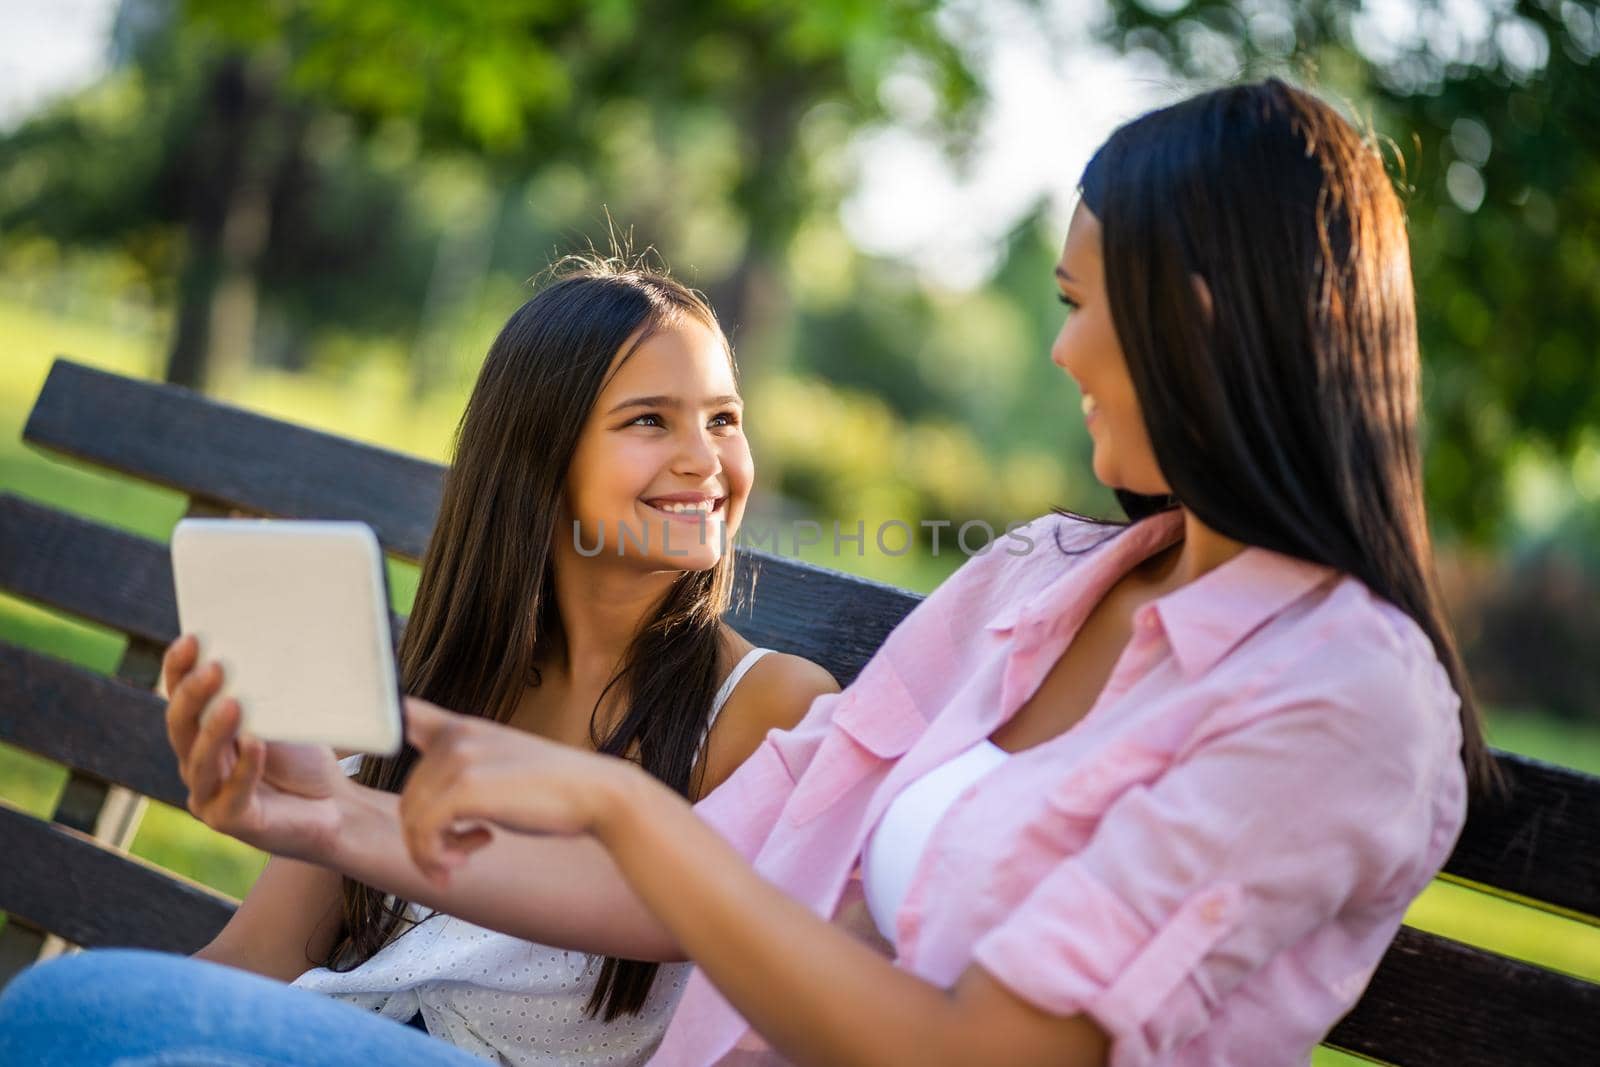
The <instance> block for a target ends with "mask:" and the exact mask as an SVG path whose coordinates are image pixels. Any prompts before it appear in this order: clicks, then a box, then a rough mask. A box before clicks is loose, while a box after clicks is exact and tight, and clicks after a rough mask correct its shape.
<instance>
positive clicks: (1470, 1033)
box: [1327, 927, 1600, 1067]
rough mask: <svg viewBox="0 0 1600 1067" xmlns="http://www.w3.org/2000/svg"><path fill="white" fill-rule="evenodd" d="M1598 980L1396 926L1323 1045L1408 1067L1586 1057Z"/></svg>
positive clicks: (1489, 1066)
mask: <svg viewBox="0 0 1600 1067" xmlns="http://www.w3.org/2000/svg"><path fill="white" fill-rule="evenodd" d="M1597 1019H1600V985H1591V984H1590V983H1588V982H1582V981H1579V980H1578V979H1576V978H1569V977H1567V976H1566V975H1563V974H1557V973H1555V972H1554V971H1547V970H1545V969H1543V968H1541V967H1534V966H1532V965H1530V964H1526V963H1519V962H1517V961H1516V960H1510V959H1507V958H1505V957H1504V956H1497V955H1495V954H1494V953H1492V952H1485V951H1483V950H1482V949H1477V948H1473V947H1471V946H1470V945H1463V944H1461V943H1460V942H1457V941H1450V940H1447V939H1445V938H1442V937H1435V936H1433V935H1432V934H1427V933H1424V932H1423V931H1421V930H1412V929H1409V928H1406V927H1402V928H1401V930H1400V933H1399V935H1398V936H1396V938H1395V940H1394V943H1393V944H1392V945H1391V946H1390V947H1389V951H1388V953H1387V954H1385V956H1384V958H1383V962H1382V963H1381V964H1380V965H1379V967H1378V970H1377V973H1376V974H1375V975H1374V976H1373V979H1372V984H1370V985H1369V986H1367V991H1366V992H1365V993H1364V994H1363V995H1362V997H1361V1000H1360V1002H1359V1003H1358V1004H1357V1005H1356V1007H1355V1009H1354V1010H1352V1011H1351V1012H1350V1014H1349V1015H1347V1016H1345V1017H1344V1019H1343V1020H1342V1021H1341V1022H1340V1023H1339V1025H1338V1026H1336V1027H1335V1028H1334V1030H1333V1033H1331V1034H1330V1035H1328V1042H1327V1043H1328V1044H1330V1045H1335V1046H1337V1047H1339V1048H1343V1049H1346V1050H1348V1051H1350V1052H1358V1053H1361V1054H1363V1055H1367V1056H1376V1057H1380V1058H1382V1059H1384V1060H1388V1061H1390V1062H1393V1063H1403V1064H1406V1065H1407V1067H1479V1065H1482V1067H1503V1065H1504V1064H1507V1063H1517V1064H1535V1063H1550V1064H1554V1063H1585V1062H1589V1061H1590V1060H1591V1059H1592V1058H1593V1056H1594V1047H1595V1039H1596V1037H1597V1036H1600V1034H1597V1032H1596V1022H1595V1021H1596V1020H1597Z"/></svg>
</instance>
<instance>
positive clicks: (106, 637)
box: [0, 300, 1600, 1064]
mask: <svg viewBox="0 0 1600 1067" xmlns="http://www.w3.org/2000/svg"><path fill="white" fill-rule="evenodd" d="M159 345H160V342H159V339H158V338H157V337H155V336H154V335H151V336H137V335H133V336H130V335H129V333H128V332H127V331H125V330H122V331H119V330H116V329H113V328H110V327H108V326H96V325H92V324H85V323H83V322H81V321H76V320H69V319H65V318H61V317H57V316H53V315H50V314H46V313H41V312H38V311H34V310H29V309H26V308H23V307H21V306H19V305H17V304H14V303H7V302H5V301H3V300H0V490H4V491H9V492H15V493H19V494H21V495H23V496H26V497H29V498H32V499H36V500H41V501H45V502H48V503H51V504H54V505H57V506H60V507H63V508H66V509H69V510H72V511H74V512H77V513H79V514H83V515H87V516H90V517H93V518H95V519H97V520H100V521H104V522H109V523H113V524H115V525H118V526H121V527H124V528H126V529H130V530H133V531H136V532H138V533H140V534H143V535H144V536H147V537H152V538H157V539H161V540H165V539H166V537H167V536H168V534H169V533H170V531H171V527H172V525H173V523H174V522H175V521H176V520H177V519H178V517H179V516H180V515H181V514H182V511H183V508H184V501H183V499H182V498H181V497H179V496H178V495H177V494H174V493H170V492H166V491H162V490H156V489H151V488H149V487H146V486H140V485H135V484H132V483H130V482H127V481H124V480H120V479H115V478H109V477H106V476H103V475H100V474H97V473H95V472H92V471H88V470H83V469H77V468H74V467H73V466H71V465H68V464H65V463H63V462H61V461H59V460H57V459H55V458H54V457H46V456H41V455H39V454H37V453H35V452H33V451H31V450H30V449H28V448H26V447H25V446H23V445H22V444H21V443H20V437H21V431H22V425H23V421H24V419H25V418H26V414H27V411H28V409H29V408H30V407H31V405H32V403H33V400H34V398H35V397H36V396H37V394H38V391H39V387H40V386H41V385H42V384H43V381H44V377H45V373H46V371H47V369H48V367H49V364H50V360H51V359H52V357H53V356H54V355H55V354H57V353H67V354H70V355H71V357H72V358H75V359H78V360H80V361H82V362H87V363H93V364H95V365H98V366H102V367H106V368H107V369H111V370H115V371H119V372H121V373H128V374H139V375H148V374H151V373H152V372H153V371H154V369H155V368H156V366H157V361H158V357H159V352H160V347H159ZM468 384H470V383H459V385H458V388H457V389H456V390H455V391H453V392H451V393H450V394H449V395H445V396H440V397H434V398H429V399H428V400H426V401H424V402H422V403H420V404H418V403H414V402H412V401H411V400H410V399H409V398H408V397H407V396H406V393H405V386H404V382H403V380H402V379H401V377H400V375H399V372H398V370H396V371H395V372H393V373H384V372H381V371H368V372H366V373H364V374H361V375H355V376H352V377H350V378H348V379H347V380H345V381H342V382H328V381H319V380H313V379H309V378H293V377H289V376H284V375H262V376H258V377H255V378H253V379H251V380H249V381H248V382H247V383H246V384H245V386H244V387H243V389H242V390H241V391H240V392H239V395H237V396H236V397H233V398H231V399H233V400H235V401H236V402H238V403H242V404H244V405H246V406H248V407H251V408H253V409H256V410H261V411H265V412H268V413H270V414H273V415H276V416H279V417H282V418H286V419H290V420H292V421H295V422H300V423H306V424H311V425H314V426H318V427H321V428H325V429H330V430H332V431H334V432H337V433H341V434H344V435H346V436H353V437H359V438H361V439H363V440H367V441H372V442H375V443H380V444H384V445H387V446H388V447H392V448H399V449H402V450H405V451H410V452H415V453H418V454H423V455H428V456H432V457H435V458H440V457H443V456H444V455H445V454H446V452H447V449H448V443H449V439H450V434H451V432H452V431H453V429H454V426H455V421H456V418H457V416H458V415H459V411H460V406H461V403H462V401H463V399H464V397H465V391H466V388H467V385H468ZM818 562H821V563H823V564H824V565H828V566H836V567H841V568H846V569H849V568H850V567H851V564H852V563H854V562H856V561H855V559H854V557H853V556H850V555H845V556H844V557H843V558H835V557H832V556H831V554H830V555H829V556H828V558H819V559H818ZM948 570H949V566H948V565H947V564H946V563H945V562H944V561H937V562H936V561H921V562H914V561H913V562H908V563H907V564H906V565H905V566H904V567H903V568H902V569H901V570H899V571H895V572H892V573H884V572H881V571H878V572H874V573H873V575H872V576H874V577H879V578H885V579H888V580H898V581H900V582H902V583H903V584H907V585H911V586H914V587H916V588H919V589H924V590H925V589H927V588H928V587H929V586H931V585H932V584H934V583H935V582H936V581H937V580H938V579H939V577H940V576H941V575H942V574H943V573H946V572H947V571H948ZM414 576H415V571H414V569H413V568H410V567H396V568H394V569H393V574H392V578H393V579H394V581H393V582H392V585H393V586H394V588H395V599H396V602H397V603H396V606H397V607H398V608H403V607H404V606H405V604H406V603H407V602H408V601H409V597H410V593H411V590H412V589H413V588H414ZM0 640H4V641H8V642H11V643H14V644H19V645H24V646H26V647H29V648H34V649H38V650H41V651H45V652H48V653H49V654H51V655H55V656H59V657H61V658H64V659H68V660H71V661H73V662H76V663H79V664H82V665H85V666H88V667H90V668H92V669H95V670H99V671H110V670H113V669H114V668H115V665H116V663H117V660H118V657H119V656H120V654H121V650H122V640H121V639H120V638H119V637H117V636H116V635H114V634H109V633H106V632H103V631H99V630H97V629H94V628H92V627H88V626H84V625H81V624H78V623H75V622H72V621H69V620H66V619H63V618H61V617H58V616H56V615H53V614H51V613H49V612H46V611H42V610H40V609H37V608H35V607H32V606H30V605H27V604H23V603H20V602H18V601H16V600H14V599H10V598H6V597H0ZM1491 739H1492V740H1493V741H1494V743H1495V744H1496V745H1498V746H1499V747H1502V748H1506V749H1510V750H1512V751H1518V752H1525V753H1528V754H1531V755H1534V756H1538V757H1539V758H1542V759H1546V760H1549V761H1551V762H1556V763H1563V764H1566V765H1568V766H1573V767H1578V768H1580V769H1583V770H1586V771H1588V772H1590V773H1597V774H1600V725H1596V724H1593V723H1590V724H1584V725H1577V724H1566V723H1561V722H1557V721H1554V720H1552V719H1549V718H1547V717H1542V716H1538V715H1531V714H1517V715H1509V714H1507V715H1500V716H1496V717H1495V718H1494V719H1493V720H1492V722H1491ZM64 778H65V772H64V771H63V770H62V769H61V768H59V767H56V766H54V765H52V764H49V763H47V762H45V761H42V760H39V759H37V758H34V757H32V756H29V755H26V754H24V753H22V752H19V751H17V750H15V749H12V748H9V747H6V746H0V800H4V801H5V802H7V803H10V804H13V805H16V806H18V807H21V808H23V809H24V810H27V811H30V812H33V813H36V814H39V815H48V813H49V812H50V810H51V808H52V807H53V805H54V803H55V799H56V796H57V794H58V792H59V790H60V788H61V784H62V782H63V781H64ZM132 851H133V852H135V853H136V854H138V855H140V856H143V857H145V858H147V859H149V860H151V861H153V862H155V863H158V864H160V865H162V866H164V867H167V868H169V869H171V870H174V871H177V872H180V873H182V874H185V875H187V876H189V877H192V878H194V879H197V880H198V881H200V882H203V883H205V884H207V885H210V886H213V887H215V888H217V889H219V890H221V891H223V892H225V893H228V894H230V895H232V896H235V897H238V896H241V895H243V894H244V893H245V892H246V891H247V890H248V889H249V887H250V884H251V883H252V881H253V880H254V878H255V877H256V875H257V874H258V873H259V871H260V868H261V865H262V864H263V862H264V858H263V857H262V855H261V854H260V853H258V852H256V851H255V850H253V849H250V848H247V847H245V846H243V845H240V844H238V843H237V842H234V841H231V840H228V839H226V838H223V837H220V836H219V835H216V834H213V833H211V832H210V831H208V830H206V829H205V828H204V827H202V826H200V825H199V824H197V823H195V822H194V821H193V820H192V819H190V818H189V817H188V816H187V814H185V813H183V812H180V811H176V810H174V809H170V808H167V807H165V806H163V805H157V804H152V805H151V806H150V808H149V811H148V812H147V814H146V816H145V819H144V821H143V823H142V825H141V828H140V831H139V833H138V836H137V839H136V840H135V841H134V844H133V848H132ZM1407 922H1408V923H1410V924H1412V925H1415V926H1418V927H1420V928H1422V929H1425V930H1429V931H1433V932H1435V933H1438V934H1441V935H1444V936H1447V937H1452V938H1456V939H1458V940H1461V941H1466V942H1470V943H1473V944H1477V945H1482V946H1484V947H1486V948H1490V949H1493V950H1494V951H1496V952H1500V953H1503V954H1506V955H1509V956H1514V957H1517V958H1519V959H1525V960H1530V961H1533V962H1536V963H1539V964H1542V965H1544V966H1547V967H1552V968H1554V969H1556V970H1560V971H1564V972H1567V973H1569V974H1574V975H1579V976H1582V977H1584V978H1587V979H1590V980H1595V981H1600V929H1597V928H1596V927H1595V926H1593V925H1590V924H1587V923H1584V922H1579V921H1574V920H1571V919H1567V918H1562V917H1560V916H1556V915H1551V914H1548V913H1545V912H1542V911H1539V910H1536V909H1533V908H1529V907H1524V906H1520V905H1517V904H1512V903H1507V902H1504V901H1500V900H1497V899H1495V898H1492V897H1489V896H1487V895H1484V894H1481V893H1478V892H1475V891H1473V890H1472V889H1470V888H1464V887H1461V886H1456V885H1451V884H1447V883H1444V882H1436V883H1435V884H1434V885H1433V886H1432V887H1430V889H1429V890H1428V891H1427V892H1426V893H1424V894H1423V896H1422V897H1421V898H1420V899H1419V900H1418V901H1417V902H1416V903H1415V904H1414V905H1413V907H1412V908H1411V910H1410V912H1409V913H1408V915H1407ZM1344 1060H1345V1058H1344V1057H1341V1056H1339V1055H1338V1054H1336V1053H1332V1052H1330V1051H1328V1050H1321V1052H1319V1055H1318V1059H1317V1062H1318V1063H1319V1064H1332V1063H1337V1062H1343V1061H1344Z"/></svg>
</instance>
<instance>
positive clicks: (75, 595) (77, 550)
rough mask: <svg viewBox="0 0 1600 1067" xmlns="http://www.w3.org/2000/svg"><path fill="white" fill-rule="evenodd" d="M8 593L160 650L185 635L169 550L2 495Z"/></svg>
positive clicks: (0, 536)
mask: <svg viewBox="0 0 1600 1067" xmlns="http://www.w3.org/2000/svg"><path fill="white" fill-rule="evenodd" d="M0 589H4V590H5V591H6V592H8V593H11V594H13V595H15V596H18V597H22V598H23V599H26V600H31V601H33V602H34V603H36V604H41V605H44V606H45V607H49V608H55V609H57V610H60V611H65V612H67V613H69V614H71V615H76V616H77V617H78V618H81V619H87V620H88V621H90V622H93V623H98V624H99V625H101V626H105V627H108V628H110V629H112V630H120V631H121V632H122V633H125V634H128V635H130V636H132V637H135V638H142V639H144V640H145V641H148V642H150V643H152V644H157V645H165V644H167V643H168V642H170V641H171V640H172V639H173V638H174V637H176V636H177V633H178V608H177V604H176V600H175V598H174V594H173V588H172V560H171V557H170V555H169V554H168V551H167V546H166V545H163V544H161V543H159V542H156V541H150V540H147V539H146V538H143V537H139V536H138V535H136V534H131V533H127V532H126V531H123V530H117V529H113V528H112V527H109V526H102V525H100V524H99V523H94V522H90V521H89V520H87V519H81V518H78V517H77V516H75V515H69V514H67V513H65V512H61V511H56V510H55V509H53V508H48V507H45V506H44V505H42V504H36V503H34V502H32V501H30V500H25V499H23V498H22V497H19V496H16V495H15V494H13V493H0Z"/></svg>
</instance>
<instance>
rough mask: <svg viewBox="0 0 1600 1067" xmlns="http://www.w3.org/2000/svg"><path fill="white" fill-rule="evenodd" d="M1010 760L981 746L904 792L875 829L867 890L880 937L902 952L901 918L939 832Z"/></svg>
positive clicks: (864, 881)
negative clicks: (973, 790) (953, 810)
mask: <svg viewBox="0 0 1600 1067" xmlns="http://www.w3.org/2000/svg"><path fill="white" fill-rule="evenodd" d="M1010 758H1011V753H1009V752H1007V751H1006V750H1005V749H1003V748H1001V747H1000V746H999V745H997V744H995V743H994V742H993V741H990V740H987V739H985V740H983V741H979V742H978V743H977V744H976V745H973V746H972V747H971V748H969V749H967V750H966V751H965V752H963V753H961V754H960V755H959V756H956V757H955V758H954V759H951V760H950V761H949V762H947V763H942V764H940V765H939V766H937V767H935V768H934V769H933V770H931V771H929V772H928V773H927V774H924V775H923V776H922V777H921V778H918V779H916V780H915V781H913V782H912V783H911V784H910V785H907V786H906V787H905V788H904V789H902V790H901V791H900V792H899V793H898V794H897V795H896V796H895V798H894V800H892V801H891V802H890V803H889V806H888V807H887V808H886V809H884V812H883V817H882V818H881V819H879V820H878V825H877V826H875V827H873V829H872V833H871V834H870V835H869V836H868V838H867V845H866V848H865V850H864V852H863V855H862V861H861V891H862V893H864V894H865V895H866V898H867V910H868V911H870V912H871V913H872V921H873V922H874V923H876V924H877V926H878V932H879V933H881V934H882V935H883V937H884V939H885V940H886V941H888V942H889V943H890V944H891V945H893V946H895V948H896V949H898V948H899V947H900V941H899V937H898V936H897V934H896V932H895V922H894V920H895V916H896V915H897V914H898V913H899V911H900V906H901V905H902V904H904V903H905V902H906V893H907V892H909V891H910V889H911V880H912V877H913V876H914V875H915V874H916V873H917V864H918V863H919V862H920V861H921V859H922V853H923V851H924V850H925V849H926V848H927V847H928V839H929V838H930V837H932V836H933V831H934V828H935V827H936V826H938V825H939V820H940V819H942V818H944V815H945V812H947V811H949V810H950V806H951V805H952V804H954V803H955V802H956V800H957V799H958V798H959V797H960V796H961V794H962V792H963V791H964V790H966V788H967V787H968V786H970V785H972V783H974V782H976V781H977V780H978V779H979V778H982V777H983V776H984V775H986V774H988V773H989V772H990V771H992V770H994V769H995V768H996V767H998V766H999V765H1000V764H1002V763H1004V762H1005V761H1006V760H1008V759H1010Z"/></svg>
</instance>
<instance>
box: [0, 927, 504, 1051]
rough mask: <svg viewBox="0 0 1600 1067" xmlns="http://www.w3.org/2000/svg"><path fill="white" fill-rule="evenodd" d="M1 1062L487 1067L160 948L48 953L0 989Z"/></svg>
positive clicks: (370, 1018)
mask: <svg viewBox="0 0 1600 1067" xmlns="http://www.w3.org/2000/svg"><path fill="white" fill-rule="evenodd" d="M0 1064H4V1065H5V1067H91V1065H93V1067H107V1065H111V1064H115V1065H117V1067H360V1065H364V1064H370V1065H374V1067H376V1065H382V1067H483V1061H482V1060H480V1059H478V1058H477V1057H475V1056H470V1055H468V1054H467V1053H465V1052H462V1051H461V1050H460V1049H458V1048H456V1047H455V1046H453V1045H450V1044H447V1043H445V1042H443V1041H440V1040H438V1039H436V1038H431V1037H429V1036H428V1035H427V1034H425V1033H423V1032H422V1031H420V1030H417V1029H415V1028H413V1027H409V1026H406V1025H404V1024H403V1023H397V1022H394V1021H393V1020H390V1019H385V1018H383V1017H382V1016H380V1015H377V1014H375V1013H372V1012H368V1011H365V1010H363V1009H361V1008H357V1007H354V1006H352V1005H350V1004H345V1003H342V1002H340V1001H337V1000H333V999H331V998H329V997H325V996H323V995H322V994H320V993H312V992H310V991H309V990H305V989H295V988H293V987H291V986H287V985H284V984H283V983H281V982H275V981H273V980H271V979H269V978H262V977H261V976H260V975H255V974H249V973H247V972H245V971H239V970H235V969H233V968H232V967H223V966H221V965H219V964H215V963H206V962H204V961H201V960H192V959H189V958H187V957H184V956H171V955H167V954H165V953H160V952H142V951H134V950H129V949H104V950H98V951H94V952H83V953H79V954H77V955H74V956H67V957H64V958H61V959H56V960H51V961H49V962H48V963H41V964H38V965H36V966H34V967H30V968H29V969H28V970H26V971H24V972H22V973H21V974H19V975H18V976H17V977H16V979H15V980H13V981H12V982H11V984H10V985H8V986H7V987H6V989H5V992H4V993H3V994H0Z"/></svg>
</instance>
